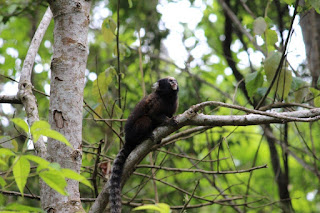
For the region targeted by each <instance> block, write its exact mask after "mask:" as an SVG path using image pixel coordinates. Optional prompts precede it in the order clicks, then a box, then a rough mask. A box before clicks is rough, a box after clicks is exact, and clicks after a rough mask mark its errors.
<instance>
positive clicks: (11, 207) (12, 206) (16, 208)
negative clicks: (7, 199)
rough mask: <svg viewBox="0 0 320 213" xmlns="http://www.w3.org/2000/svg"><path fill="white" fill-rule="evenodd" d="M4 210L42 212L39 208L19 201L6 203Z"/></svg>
mask: <svg viewBox="0 0 320 213" xmlns="http://www.w3.org/2000/svg"><path fill="white" fill-rule="evenodd" d="M5 210H13V211H18V212H21V211H22V212H44V211H43V210H42V209H40V208H35V207H31V206H26V205H22V204H19V203H10V204H8V205H6V207H5Z"/></svg>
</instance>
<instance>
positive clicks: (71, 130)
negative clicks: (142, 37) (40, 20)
mask: <svg viewBox="0 0 320 213" xmlns="http://www.w3.org/2000/svg"><path fill="white" fill-rule="evenodd" d="M90 3H91V2H90V1H84V0H78V1H65V0H55V1H49V4H50V8H51V10H52V13H53V18H54V46H53V48H54V52H53V57H52V62H51V84H50V108H49V123H50V125H51V128H52V129H54V130H56V131H59V132H60V133H62V134H63V135H64V136H65V137H66V138H67V139H68V140H69V142H70V143H71V145H72V147H73V148H70V147H67V146H66V145H65V144H62V143H61V142H59V141H56V140H53V139H49V140H48V146H47V150H48V153H47V154H48V160H49V161H50V162H57V163H59V164H60V166H61V167H62V168H69V169H72V170H74V171H76V172H78V173H79V172H80V167H81V162H82V150H81V142H82V106H83V89H84V84H85V69H86V63H87V55H88V48H87V35H88V25H89V12H90V6H91V5H90ZM67 182H68V185H67V187H66V191H67V193H68V196H63V195H61V194H59V193H58V192H56V191H54V190H53V189H51V188H50V187H48V186H47V187H46V189H45V191H46V194H45V195H44V199H43V200H41V202H42V203H41V205H42V208H43V209H44V210H46V211H50V212H84V210H83V208H82V205H81V202H80V192H79V182H78V181H75V180H68V181H67Z"/></svg>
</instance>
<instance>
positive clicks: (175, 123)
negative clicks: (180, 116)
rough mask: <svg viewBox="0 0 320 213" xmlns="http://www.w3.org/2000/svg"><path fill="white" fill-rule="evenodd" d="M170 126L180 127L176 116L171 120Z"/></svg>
mask: <svg viewBox="0 0 320 213" xmlns="http://www.w3.org/2000/svg"><path fill="white" fill-rule="evenodd" d="M169 125H170V126H174V127H176V126H178V121H177V120H176V116H173V117H172V118H170V120H169Z"/></svg>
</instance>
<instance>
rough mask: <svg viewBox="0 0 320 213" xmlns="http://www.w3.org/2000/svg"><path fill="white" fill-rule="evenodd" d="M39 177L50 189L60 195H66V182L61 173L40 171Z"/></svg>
mask: <svg viewBox="0 0 320 213" xmlns="http://www.w3.org/2000/svg"><path fill="white" fill-rule="evenodd" d="M39 176H40V178H41V179H42V180H43V181H44V182H45V183H46V184H48V186H50V187H51V188H52V189H54V190H56V191H57V192H59V193H60V194H62V195H68V194H67V192H66V191H65V187H66V186H67V182H66V180H65V178H64V177H63V175H62V174H61V172H59V171H56V170H49V171H42V172H40V174H39Z"/></svg>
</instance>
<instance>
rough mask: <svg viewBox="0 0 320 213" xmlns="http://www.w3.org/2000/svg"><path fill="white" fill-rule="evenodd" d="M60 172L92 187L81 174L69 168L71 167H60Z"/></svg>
mask: <svg viewBox="0 0 320 213" xmlns="http://www.w3.org/2000/svg"><path fill="white" fill-rule="evenodd" d="M61 172H62V174H63V175H64V176H65V177H66V178H69V179H73V180H76V181H79V182H80V183H83V184H84V185H86V186H89V187H90V188H92V189H93V187H92V186H91V184H90V182H89V181H88V180H87V179H86V178H85V177H83V176H82V175H80V174H78V173H77V172H75V171H73V170H71V169H61Z"/></svg>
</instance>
